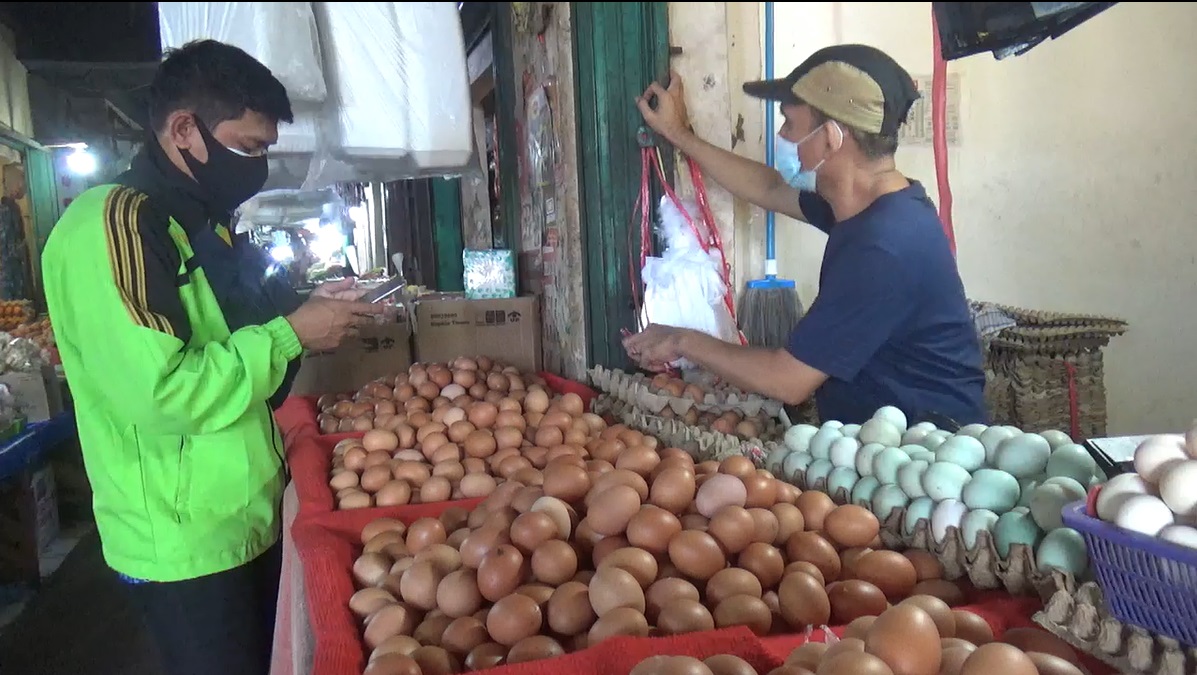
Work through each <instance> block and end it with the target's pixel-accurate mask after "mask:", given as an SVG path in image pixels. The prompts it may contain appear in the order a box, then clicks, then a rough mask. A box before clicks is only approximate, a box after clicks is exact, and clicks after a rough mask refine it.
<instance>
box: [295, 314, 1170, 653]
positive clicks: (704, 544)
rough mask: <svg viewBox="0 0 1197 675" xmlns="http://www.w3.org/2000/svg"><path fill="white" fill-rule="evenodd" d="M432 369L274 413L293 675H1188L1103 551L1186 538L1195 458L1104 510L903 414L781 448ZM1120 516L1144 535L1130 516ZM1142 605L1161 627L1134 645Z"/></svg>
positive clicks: (713, 401) (642, 392)
mask: <svg viewBox="0 0 1197 675" xmlns="http://www.w3.org/2000/svg"><path fill="white" fill-rule="evenodd" d="M442 301H443V300H442ZM458 302H462V303H469V302H472V301H468V300H458ZM419 312H420V310H419V309H418V306H417V309H416V310H415V314H416V315H417V316H418V315H419ZM417 323H418V320H417ZM415 344H416V346H415V348H414V354H415V358H414V361H415V363H414V364H413V365H411V366H409V367H405V368H396V369H395V372H394V373H393V374H387V375H385V376H381V375H380V376H376V377H372V378H370V379H369V380H367V381H365V382H363V383H360V384H359V385H358V386H357V387H355V388H354V389H353V390H351V391H352V393H348V392H347V393H326V394H324V395H323V396H320V397H315V396H312V397H306V398H298V397H296V398H293V399H292V400H291V401H289V402H288V404H287V406H286V408H285V409H284V411H283V412H281V413H280V423H281V425H282V427H283V429H284V432H285V435H286V438H287V445H288V453H289V458H290V462H291V467H292V471H293V480H294V482H293V486H292V488H291V489H290V490H289V491H288V497H287V503H286V512H287V513H286V520H287V537H288V540H287V541H288V547H287V550H288V553H287V556H286V562H285V570H284V581H283V588H284V590H283V593H282V594H281V596H280V597H281V598H282V600H283V603H280V621H279V630H278V635H277V638H276V653H275V672H276V673H291V672H310V673H314V674H317V675H324V674H341V673H344V674H350V673H352V674H356V673H372V674H373V673H461V672H475V671H480V670H486V669H491V668H497V670H495V671H494V672H496V673H515V672H527V673H541V672H543V673H548V672H578V673H629V672H635V673H646V674H647V673H669V672H701V673H706V672H711V673H759V674H761V675H764V674H766V673H774V674H776V675H789V674H793V673H806V672H809V673H814V672H819V673H823V672H828V673H833V672H855V673H863V672H878V673H890V672H892V673H922V672H926V673H938V672H952V673H957V672H960V673H990V672H1011V673H1013V672H1027V673H1036V672H1037V673H1053V674H1055V673H1060V674H1064V673H1069V674H1071V673H1086V672H1087V673H1091V674H1096V673H1104V672H1115V671H1117V672H1153V673H1165V672H1168V673H1171V672H1176V673H1181V672H1188V670H1189V669H1191V667H1192V663H1193V661H1192V658H1193V657H1192V656H1191V655H1190V654H1189V653H1188V652H1187V651H1185V649H1184V648H1183V647H1179V646H1178V643H1177V642H1176V641H1175V640H1184V639H1185V638H1186V636H1187V634H1186V633H1184V627H1183V625H1182V626H1181V627H1179V628H1178V627H1176V623H1175V622H1176V621H1178V620H1177V619H1175V617H1176V616H1177V612H1178V611H1183V610H1184V607H1181V605H1180V604H1178V603H1183V602H1188V601H1189V600H1190V598H1189V597H1188V596H1187V595H1185V594H1184V593H1183V592H1182V590H1181V589H1180V588H1179V587H1174V588H1172V590H1173V592H1172V593H1171V596H1166V595H1165V594H1163V593H1158V594H1156V595H1152V598H1146V597H1144V596H1143V594H1142V593H1139V594H1137V595H1134V596H1132V595H1131V594H1130V592H1129V591H1128V590H1127V587H1126V585H1125V584H1126V583H1127V581H1126V579H1122V580H1121V581H1120V582H1111V581H1110V579H1111V578H1112V577H1111V576H1110V574H1112V570H1119V569H1121V572H1120V573H1121V574H1123V575H1125V574H1129V573H1130V572H1128V571H1127V570H1126V569H1125V568H1119V567H1118V560H1116V559H1121V560H1128V559H1129V558H1128V556H1132V555H1143V554H1142V553H1141V552H1140V553H1137V554H1132V553H1129V549H1127V550H1124V551H1123V552H1122V553H1121V554H1116V553H1109V552H1108V550H1107V548H1106V547H1108V546H1110V545H1112V544H1110V542H1111V541H1116V542H1117V544H1116V545H1118V546H1123V547H1125V546H1128V545H1131V544H1133V543H1134V542H1131V541H1130V539H1129V537H1131V536H1132V535H1129V534H1127V533H1125V532H1122V531H1121V530H1119V532H1120V534H1117V535H1114V534H1111V532H1110V531H1111V530H1112V529H1113V528H1115V527H1122V528H1124V529H1125V528H1128V527H1129V528H1130V529H1132V530H1137V531H1138V532H1139V535H1138V536H1140V537H1146V536H1147V535H1145V534H1143V533H1144V532H1148V531H1151V530H1153V529H1154V532H1151V534H1155V533H1157V532H1159V531H1160V529H1161V528H1163V527H1164V526H1163V525H1160V527H1155V526H1156V525H1158V524H1160V523H1165V522H1166V523H1173V521H1176V522H1188V521H1185V520H1184V518H1185V517H1187V516H1183V515H1178V514H1183V513H1187V511H1185V509H1189V508H1191V504H1188V503H1187V502H1185V503H1181V502H1179V501H1177V500H1178V499H1180V498H1179V497H1177V496H1174V495H1175V488H1174V487H1172V488H1169V487H1166V485H1176V484H1178V482H1179V481H1181V480H1183V476H1184V475H1185V473H1184V471H1182V470H1181V468H1179V467H1180V466H1181V465H1185V466H1186V467H1187V464H1185V462H1187V461H1188V460H1186V459H1184V458H1186V457H1188V456H1189V455H1188V454H1187V453H1188V452H1189V450H1188V447H1189V446H1186V445H1185V440H1184V439H1183V438H1179V439H1178V438H1176V437H1160V438H1158V439H1155V440H1152V441H1150V442H1146V443H1144V445H1143V449H1142V450H1140V452H1139V455H1141V457H1142V459H1140V460H1139V464H1141V466H1138V465H1137V466H1136V468H1137V471H1138V473H1136V474H1121V475H1117V476H1113V480H1110V481H1108V482H1107V478H1109V476H1107V474H1106V471H1107V470H1106V468H1103V466H1100V465H1099V464H1098V463H1097V461H1095V459H1094V457H1093V456H1092V455H1091V453H1090V452H1089V451H1088V450H1087V448H1086V446H1085V445H1083V444H1079V443H1078V442H1075V441H1081V440H1082V439H1074V438H1072V437H1071V436H1070V435H1069V434H1067V433H1065V432H1062V431H1057V430H1041V431H1039V432H1030V431H1024V430H1022V429H1018V428H1015V427H1010V426H988V427H986V426H981V425H973V426H969V427H965V428H963V429H960V430H958V431H956V432H955V433H952V432H949V431H947V430H943V429H936V428H934V427H933V426H932V425H930V424H926V423H923V424H916V425H913V426H910V427H908V426H907V422H906V420H905V418H904V416H903V415H902V414H901V413H900V412H899V411H897V410H895V409H892V408H884V409H882V410H879V411H877V414H876V415H875V416H874V418H873V419H871V420H869V421H868V423H866V424H864V425H859V426H858V425H842V424H840V423H838V422H835V421H825V422H823V423H822V424H821V425H819V426H815V425H810V424H790V422H789V420H787V419H786V416H785V413H784V410H782V408H781V406H780V405H778V404H777V403H776V402H775V401H769V400H767V399H760V398H758V397H754V396H749V395H746V394H744V393H743V392H738V391H735V390H731V389H728V388H727V387H724V386H720V385H716V384H714V383H709V382H703V381H702V380H701V379H697V380H695V379H693V378H691V380H692V381H689V382H683V381H681V380H678V379H673V378H670V377H665V376H658V377H657V378H652V377H647V376H644V375H639V374H630V373H624V372H622V371H611V370H605V369H594V370H592V371H591V372H590V373H589V379H590V384H589V385H582V384H579V383H575V382H569V381H566V380H562V379H560V378H556V377H553V376H552V375H551V374H548V373H543V372H537V371H534V370H530V369H523V368H515V367H511V366H507V365H506V364H505V363H504V362H503V361H502V360H500V359H497V358H490V357H485V356H468V357H467V356H462V355H461V354H458V355H457V356H455V357H445V358H437V359H428V360H424V359H421V358H420V348H419V340H418V338H417V340H415ZM469 353H470V354H477V353H478V351H471V352H469ZM1153 458H1154V459H1153ZM1168 462H1174V465H1169V464H1168ZM1161 465H1163V466H1164V467H1165V468H1168V467H1171V471H1170V472H1167V474H1166V475H1167V476H1168V477H1165V475H1164V473H1163V472H1164V471H1165V469H1164V468H1160V467H1161ZM1103 485H1105V486H1106V487H1105V490H1101V489H1100V488H1101V486H1103ZM1106 491H1109V492H1106ZM1102 492H1106V494H1107V496H1106V497H1105V498H1104V499H1102V498H1101V497H1100V495H1101V493H1102ZM1128 494H1129V495H1131V496H1132V497H1135V498H1136V502H1135V503H1136V504H1138V506H1137V509H1132V511H1134V512H1142V513H1144V514H1146V515H1139V516H1132V515H1127V512H1128V509H1127V508H1125V506H1123V507H1121V508H1120V507H1119V506H1118V504H1121V502H1120V501H1119V500H1122V499H1127V495H1128ZM1156 494H1159V495H1161V496H1160V497H1155V496H1153V495H1156ZM1087 502H1088V504H1089V506H1088V507H1086V503H1087ZM1178 509H1179V510H1178ZM1165 510H1166V511H1167V513H1165V512H1164V511H1165ZM1086 514H1088V515H1086ZM1103 514H1104V515H1103ZM1120 519H1121V520H1120ZM1105 521H1111V522H1105ZM1111 523H1112V524H1111ZM1102 528H1105V529H1104V530H1103V529H1102ZM1188 535H1189V528H1188V527H1187V526H1179V525H1175V524H1173V525H1172V529H1170V530H1168V531H1166V532H1164V533H1163V534H1161V535H1160V538H1161V539H1164V540H1168V541H1156V540H1154V539H1153V540H1152V541H1151V543H1150V544H1149V545H1150V547H1151V550H1152V551H1153V555H1155V556H1157V557H1159V559H1160V560H1169V559H1171V560H1174V561H1178V562H1173V563H1170V564H1171V565H1172V566H1171V567H1168V566H1167V565H1168V564H1169V563H1164V562H1160V563H1155V564H1156V567H1157V568H1159V569H1157V570H1156V571H1157V573H1158V574H1157V576H1156V577H1155V578H1159V579H1161V581H1160V582H1159V583H1161V584H1164V582H1163V579H1166V578H1167V576H1166V575H1167V574H1169V573H1171V574H1183V573H1184V572H1183V569H1184V568H1179V567H1176V565H1178V564H1182V563H1183V562H1185V561H1186V560H1187V558H1186V557H1185V556H1186V554H1185V553H1184V549H1182V548H1180V546H1182V545H1183V542H1184V541H1187V540H1186V539H1185V537H1186V536H1188ZM1095 537H1096V538H1095ZM1103 538H1104V539H1103ZM1103 541H1104V542H1105V543H1102V542H1103ZM1170 542H1171V543H1170ZM1176 542H1180V544H1177V543H1176ZM1161 566H1163V567H1161ZM1142 569H1147V568H1142ZM1145 573H1146V572H1140V573H1139V574H1145ZM1095 574H1096V576H1095ZM1111 583H1115V585H1114V586H1111V585H1110V584H1111ZM1143 587H1144V588H1145V589H1147V590H1148V591H1151V592H1152V593H1156V591H1158V590H1159V589H1153V588H1152V587H1151V586H1149V585H1148V584H1147V582H1143ZM1161 588H1162V586H1161ZM1103 590H1104V591H1105V592H1106V593H1109V594H1110V596H1111V600H1112V602H1111V603H1110V607H1111V608H1112V609H1113V611H1114V614H1111V613H1110V610H1107V609H1106V603H1105V602H1103V598H1102V591H1103ZM1119 598H1121V599H1119ZM1153 602H1154V603H1163V602H1170V603H1171V605H1169V607H1171V608H1172V610H1171V613H1170V614H1164V613H1162V612H1161V613H1159V614H1158V616H1159V617H1171V620H1172V621H1173V623H1172V624H1171V625H1164V624H1161V623H1160V622H1161V621H1164V620H1165V619H1162V618H1157V619H1154V620H1153V621H1154V623H1153V622H1152V621H1151V620H1147V619H1144V618H1142V617H1146V616H1150V615H1151V614H1152V613H1151V612H1148V611H1146V609H1145V608H1146V607H1149V606H1155V607H1163V605H1151V603H1153ZM1120 603H1121V604H1120ZM1127 603H1131V604H1132V605H1134V608H1133V611H1129V613H1128V610H1127V606H1128V605H1127ZM1135 603H1138V604H1135ZM1120 607H1121V609H1120ZM1186 607H1187V606H1186ZM1188 615H1189V616H1191V615H1192V612H1191V611H1189V613H1188ZM1181 616H1184V614H1181ZM1180 621H1181V622H1182V623H1184V622H1183V620H1180ZM1184 625H1187V623H1184ZM1151 630H1155V631H1157V633H1158V636H1157V635H1156V634H1153V633H1151V632H1150V631H1151ZM718 655H731V656H735V657H737V658H738V659H740V660H736V659H731V658H728V657H726V656H720V657H719V658H714V657H716V656H718ZM663 657H690V658H689V659H680V658H678V659H674V660H672V661H668V662H667V661H664V660H662V658H663ZM694 659H698V660H703V659H705V660H706V663H705V666H704V667H705V668H706V670H702V669H699V668H698V666H697V665H696V664H695V661H694ZM803 668H805V670H803ZM1018 668H1022V669H1023V670H1018Z"/></svg>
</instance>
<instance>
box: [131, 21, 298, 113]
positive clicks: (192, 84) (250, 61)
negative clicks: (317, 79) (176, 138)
mask: <svg viewBox="0 0 1197 675" xmlns="http://www.w3.org/2000/svg"><path fill="white" fill-rule="evenodd" d="M176 110H191V111H192V112H194V113H195V114H196V116H197V117H199V118H200V120H201V121H202V122H203V123H204V124H205V125H207V127H208V129H215V128H216V125H218V124H220V123H221V122H227V121H228V120H235V119H238V118H240V117H241V116H242V115H244V114H245V111H246V110H253V111H254V112H256V113H259V114H261V115H265V116H266V117H268V118H270V119H272V120H274V121H275V122H286V123H288V124H289V123H291V122H292V121H293V120H294V116H293V115H292V113H291V99H290V98H289V97H288V96H287V90H286V88H285V87H283V83H282V82H279V81H278V78H276V77H275V76H274V74H273V73H271V72H270V69H269V68H267V67H266V66H265V65H263V64H262V62H261V61H258V60H257V59H255V58H254V57H252V56H250V55H249V54H247V53H246V52H245V51H244V50H242V49H240V48H238V47H234V46H233V45H229V44H225V43H223V42H217V41H216V40H196V41H194V42H189V43H187V44H185V45H183V46H182V47H180V48H179V49H172V50H169V51H167V52H166V59H165V60H164V61H163V62H162V64H161V65H160V66H158V72H156V73H155V74H154V81H153V82H152V83H151V84H150V124H151V125H153V127H154V130H155V131H158V132H161V131H162V130H163V129H164V127H165V126H166V118H167V117H169V116H170V114H171V113H173V112H175V111H176Z"/></svg>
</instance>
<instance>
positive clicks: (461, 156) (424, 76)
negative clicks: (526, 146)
mask: <svg viewBox="0 0 1197 675" xmlns="http://www.w3.org/2000/svg"><path fill="white" fill-rule="evenodd" d="M313 5H314V6H315V12H316V21H317V25H318V27H319V32H320V42H321V47H322V49H323V51H324V57H325V61H324V67H325V68H324V69H325V76H326V77H327V80H328V88H329V101H328V103H329V104H330V105H328V106H326V109H327V110H328V111H329V114H328V115H327V116H326V117H325V119H324V120H323V124H324V125H325V127H324V129H322V135H323V142H324V143H325V144H327V153H328V154H329V155H331V156H332V157H333V158H336V159H338V160H341V161H343V162H345V163H347V164H349V165H352V166H353V167H354V168H355V169H357V170H359V171H361V172H364V173H373V174H377V175H382V176H385V177H386V179H390V180H393V179H397V178H407V177H417V176H421V175H437V174H442V175H443V174H451V173H456V172H460V171H461V170H463V169H464V168H465V167H467V166H468V165H469V162H470V158H471V155H472V152H473V145H472V142H471V139H472V129H471V116H470V93H469V76H468V74H467V70H466V65H465V59H466V55H465V44H464V38H463V36H462V30H461V20H460V18H459V16H458V13H457V4H456V3H452V2H410V3H398V2H342V3H330V2H318V3H313Z"/></svg>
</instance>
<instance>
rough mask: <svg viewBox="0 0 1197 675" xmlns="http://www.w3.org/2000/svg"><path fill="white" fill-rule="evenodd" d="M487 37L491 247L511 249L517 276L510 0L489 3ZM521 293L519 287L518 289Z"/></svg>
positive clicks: (515, 94) (515, 87) (515, 95)
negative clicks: (494, 180)
mask: <svg viewBox="0 0 1197 675" xmlns="http://www.w3.org/2000/svg"><path fill="white" fill-rule="evenodd" d="M491 7H492V9H493V11H494V16H493V17H492V18H491V36H492V39H493V40H494V66H493V67H494V71H495V75H494V76H495V126H496V128H497V133H498V139H497V144H498V148H497V150H498V152H497V155H498V157H497V160H496V161H497V164H498V170H499V226H498V227H497V228H495V229H494V231H493V235H494V247H495V248H505V249H511V250H512V251H514V252H515V256H514V258H515V267H516V269H515V278H516V279H520V278H521V277H520V270H519V264H520V260H519V258H520V256H519V252H520V244H521V242H522V239H523V238H522V236H521V232H520V230H521V226H520V208H521V205H520V204H521V197H520V155H521V153H522V148H521V147H520V134H519V130H518V124H519V118H520V115H519V111H518V109H517V107H518V106H519V105H520V101H523V96H522V94H521V92H520V88H521V87H522V86H523V78H522V77H516V72H515V58H514V54H513V50H514V49H515V27H514V25H513V16H512V8H511V3H510V2H495V3H491ZM520 290H521V292H522V291H523V289H520Z"/></svg>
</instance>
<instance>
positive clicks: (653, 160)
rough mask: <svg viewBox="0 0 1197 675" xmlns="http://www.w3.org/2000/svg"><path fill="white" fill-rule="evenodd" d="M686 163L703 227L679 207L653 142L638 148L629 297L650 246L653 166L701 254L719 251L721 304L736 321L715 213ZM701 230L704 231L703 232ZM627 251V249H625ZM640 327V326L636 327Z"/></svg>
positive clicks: (695, 170) (695, 169)
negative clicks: (636, 250)
mask: <svg viewBox="0 0 1197 675" xmlns="http://www.w3.org/2000/svg"><path fill="white" fill-rule="evenodd" d="M686 162H687V166H688V167H689V169H690V180H691V182H692V183H693V185H694V195H695V200H696V201H697V202H698V207H699V216H700V217H701V219H702V221H703V225H704V227H703V228H702V229H700V228H699V227H698V223H696V222H695V220H694V218H693V217H691V215H690V213H689V212H688V211H687V210H686V209H685V208H684V207H683V205H682V202H681V199H679V198H678V196H677V193H676V192H675V191H674V189H673V186H671V185H670V184H669V181H668V180H667V179H666V177H665V168H664V164H663V163H662V162H661V157H660V151H659V150H658V149H657V147H656V146H654V145H647V147H642V148H641V150H640V195H639V196H638V197H637V199H636V205H635V206H634V207H633V209H634V210H633V214H634V213H635V212H636V211H637V210H638V211H639V212H640V265H639V268H638V269H636V270H631V271H630V272H631V275H632V288H633V291H632V293H633V297H634V298H635V297H636V296H637V295H638V294H639V289H640V284H641V283H642V280H641V279H638V278H636V276H637V272H638V271H639V270H643V269H644V265H645V263H646V262H647V261H648V251H649V249H650V248H651V247H652V230H651V226H650V223H651V220H652V218H651V215H650V214H651V212H652V191H651V189H650V182H651V174H652V173H653V168H654V167H655V169H656V172H655V173H656V174H657V180H658V181H659V182H660V183H661V189H662V191H664V193H665V195H666V196H667V197H668V198H669V200H670V201H671V202H673V205H674V206H675V207H676V208H677V210H678V212H679V213H680V214H681V215H682V217H683V218H685V219H686V224H687V225H689V226H690V231H691V232H693V233H694V236H695V237H696V238H697V239H698V242H699V245H701V246H702V250H703V252H704V253H708V254H709V253H710V252H711V249H712V248H714V249H715V250H716V251H718V252H719V257H720V259H721V260H722V261H723V265H722V269H721V270H720V277H721V278H722V281H723V285H724V289H725V290H724V294H723V303H724V305H725V306H726V307H727V310H728V312H729V313H730V315H731V318H732V321H733V322H734V321H735V320H736V304H735V300H734V299H733V296H732V290H731V263H730V262H728V260H727V254H726V253H725V251H724V248H723V238H722V236H720V234H719V227H718V225H716V223H715V215H714V213H713V212H712V211H711V207H710V201H709V200H708V199H707V190H706V183H705V182H704V181H703V178H702V170H701V169H700V168H699V166H698V163H697V162H695V161H694V160H693V159H691V158H689V157H687V158H686ZM703 230H705V232H704V231H703ZM629 253H630V251H629ZM641 310H642V304H641V302H640V301H636V317H637V324H639V323H640V316H641ZM639 328H640V329H643V328H644V326H639ZM738 337H739V339H740V344H741V345H747V344H748V340H747V338H745V337H744V333H743V332H742V331H738Z"/></svg>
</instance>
